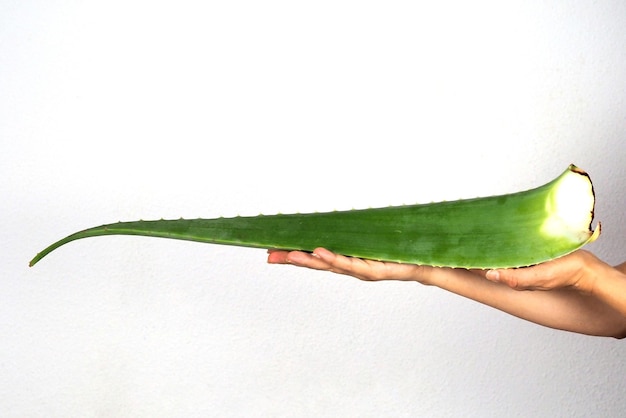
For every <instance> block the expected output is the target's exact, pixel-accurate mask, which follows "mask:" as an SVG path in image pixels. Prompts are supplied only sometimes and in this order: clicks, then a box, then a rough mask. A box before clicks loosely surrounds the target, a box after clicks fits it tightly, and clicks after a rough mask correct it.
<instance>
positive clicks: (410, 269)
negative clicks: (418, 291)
mask: <svg viewBox="0 0 626 418" xmlns="http://www.w3.org/2000/svg"><path fill="white" fill-rule="evenodd" d="M313 254H314V255H316V256H318V257H319V258H320V259H321V260H323V261H324V262H325V263H326V264H328V266H329V270H330V271H333V272H335V273H340V274H347V275H350V276H354V277H356V278H358V279H361V280H367V281H378V280H418V281H420V280H421V279H423V278H424V277H425V276H426V274H427V272H428V271H430V270H429V269H431V268H430V267H427V266H417V265H413V264H400V263H388V262H381V261H375V260H367V259H361V258H356V257H346V256H343V255H340V254H335V253H333V252H331V251H328V250H326V249H325V248H317V249H315V250H314V251H313Z"/></svg>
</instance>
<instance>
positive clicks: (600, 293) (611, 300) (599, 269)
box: [590, 260, 626, 318]
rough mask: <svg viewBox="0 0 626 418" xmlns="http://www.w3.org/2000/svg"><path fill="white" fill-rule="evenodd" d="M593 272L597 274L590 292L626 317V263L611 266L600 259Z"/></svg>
mask: <svg viewBox="0 0 626 418" xmlns="http://www.w3.org/2000/svg"><path fill="white" fill-rule="evenodd" d="M598 261H599V260H598ZM591 274H594V275H595V280H593V286H592V288H591V290H590V294H591V295H593V296H594V297H596V298H597V299H599V300H601V301H603V302H605V303H606V304H607V305H609V306H611V307H612V308H613V309H615V310H616V311H618V312H620V313H621V315H622V316H623V317H624V318H626V263H622V264H620V265H618V266H615V267H611V266H609V265H608V264H605V263H604V262H602V261H599V263H598V265H597V266H594V267H593V271H592V273H591Z"/></svg>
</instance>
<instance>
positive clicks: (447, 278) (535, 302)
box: [428, 269, 626, 337]
mask: <svg viewBox="0 0 626 418" xmlns="http://www.w3.org/2000/svg"><path fill="white" fill-rule="evenodd" d="M428 284H430V285H434V286H437V287H440V288H442V289H444V290H447V291H450V292H453V293H456V294H458V295H460V296H464V297H467V298H470V299H472V300H475V301H477V302H480V303H483V304H485V305H488V306H491V307H493V308H496V309H499V310H501V311H504V312H507V313H509V314H511V315H514V316H517V317H519V318H522V319H525V320H528V321H531V322H534V323H536V324H539V325H543V326H547V327H550V328H556V329H561V330H566V331H572V332H577V333H582V334H589V335H598V336H613V337H623V336H624V335H623V333H624V330H625V328H626V317H625V316H623V315H621V314H620V313H619V312H617V311H616V310H614V309H611V307H609V306H608V305H607V304H605V303H602V301H601V300H599V299H597V298H595V297H592V296H589V295H585V294H583V293H581V292H579V291H577V290H575V289H570V288H564V289H558V290H552V291H519V290H514V289H511V288H510V287H508V286H506V285H504V284H501V283H493V282H490V281H488V280H485V278H484V277H482V275H481V274H478V273H475V272H471V271H467V270H455V269H441V271H439V272H437V274H432V275H431V276H430V280H429V281H428Z"/></svg>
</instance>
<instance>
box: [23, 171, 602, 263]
mask: <svg viewBox="0 0 626 418" xmlns="http://www.w3.org/2000/svg"><path fill="white" fill-rule="evenodd" d="M594 204H595V197H594V191H593V186H592V183H591V180H590V178H589V176H588V175H587V174H586V173H585V172H584V171H582V170H581V169H579V168H577V167H576V166H574V165H570V166H569V167H568V169H567V170H565V172H563V173H562V174H561V175H560V176H559V177H557V178H556V179H554V180H553V181H551V182H549V183H547V184H545V185H543V186H541V187H537V188H535V189H531V190H527V191H523V192H518V193H512V194H506V195H500V196H489V197H482V198H475V199H463V200H456V201H448V202H436V203H428V204H417V205H405V206H391V207H386V208H374V209H360V210H350V211H335V212H325V213H306V214H279V215H259V216H248V217H241V216H239V217H233V218H214V219H177V220H155V221H135V222H118V223H113V224H107V225H102V226H98V227H95V228H90V229H86V230H84V231H80V232H77V233H74V234H72V235H69V236H68V237H66V238H63V239H61V240H59V241H57V242H55V243H54V244H52V245H50V246H49V247H47V248H46V249H44V250H43V251H42V252H40V253H39V254H37V256H36V257H35V258H33V260H32V261H31V262H30V265H31V266H33V265H35V264H36V263H37V262H38V261H39V260H41V259H42V258H43V257H45V256H46V255H47V254H49V253H50V252H51V251H53V250H55V249H56V248H58V247H60V246H62V245H64V244H67V243H69V242H71V241H74V240H77V239H81V238H87V237H95V236H102V235H141V236H151V237H162V238H173V239H182V240H191V241H198V242H206V243H213V244H225V245H237V246H244V247H255V248H273V249H285V250H303V251H312V250H314V249H315V248H316V247H326V248H328V249H330V250H332V251H334V252H337V253H340V254H344V255H348V256H354V257H360V258H368V259H374V260H381V261H392V262H403V263H414V264H424V265H433V266H447V267H464V268H507V267H521V266H528V265H532V264H537V263H540V262H543V261H547V260H550V259H554V258H557V257H559V256H562V255H565V254H567V253H570V252H572V251H574V250H576V249H578V248H580V247H582V246H583V245H585V244H586V243H588V242H591V241H593V240H595V239H596V238H597V237H598V236H599V234H600V228H599V225H598V228H596V229H595V231H594V230H592V229H591V223H592V221H593V214H594V213H593V210H594Z"/></svg>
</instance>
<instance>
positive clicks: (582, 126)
mask: <svg viewBox="0 0 626 418" xmlns="http://www.w3.org/2000/svg"><path fill="white" fill-rule="evenodd" d="M0 51H1V53H0V146H1V148H0V151H1V152H0V196H1V201H2V203H1V204H0V227H1V230H2V251H1V252H0V263H1V264H0V265H1V267H0V272H1V280H0V375H1V376H2V378H1V379H0V408H1V409H2V412H1V413H0V415H2V416H9V417H44V416H45V417H50V416H55V417H67V416H76V417H78V416H80V417H90V416H92V417H109V416H115V417H117V416H134V417H154V416H164V417H177V416H180V417H183V416H184V417H187V416H333V417H334V416H372V417H375V416H376V417H377V416H396V417H397V416H479V417H486V416H509V417H510V416H520V417H528V416H550V417H555V416H568V417H573V416H585V417H586V416H618V415H622V414H623V411H624V409H625V408H626V401H625V398H624V376H625V375H626V361H625V360H624V358H625V357H626V356H625V355H626V346H625V345H624V342H620V341H617V340H612V339H603V338H592V337H586V336H580V335H574V334H569V333H565V332H558V331H553V330H550V329H545V328H541V327H539V326H536V325H533V324H529V323H526V322H523V321H521V320H518V319H516V318H513V317H510V316H507V315H506V314H503V313H500V312H498V311H495V310H492V309H490V308H487V307H484V306H481V305H478V304H476V303H474V302H471V301H468V300H465V299H462V298H459V297H457V296H453V295H450V294H446V293H445V292H443V291H441V290H439V289H433V288H427V287H424V286H421V285H419V284H417V283H364V282H360V281H357V280H355V279H351V278H348V277H343V276H335V275H332V274H330V273H321V272H313V271H307V270H302V269H297V268H294V267H288V266H270V265H267V264H266V263H265V257H266V256H265V252H264V251H262V250H252V249H241V248H234V247H221V246H213V245H204V244H197V243H189V242H179V241H169V240H158V239H148V238H132V237H106V238H97V239H93V240H84V241H78V242H76V243H73V244H70V245H68V246H67V247H64V248H62V249H60V250H58V251H57V252H55V253H53V254H52V255H50V256H49V257H48V258H46V259H45V260H44V261H43V262H42V263H41V264H39V265H38V266H37V267H35V268H33V269H29V268H28V267H27V263H28V260H30V258H31V257H32V256H34V254H35V253H36V252H37V251H39V250H41V249H42V248H43V247H44V246H45V245H47V244H49V243H51V242H52V241H54V240H56V239H58V238H61V237H62V236H65V235H67V234H69V233H71V232H74V231H76V230H78V229H82V228H86V227H90V226H95V225H99V224H102V223H108V222H115V221H117V220H135V219H139V218H143V219H156V218H161V217H164V218H178V217H180V216H184V217H215V216H220V215H226V216H228V215H236V214H257V213H260V212H263V213H275V212H279V211H280V212H294V211H302V212H307V211H315V210H319V211H322V210H332V209H348V208H351V207H368V206H385V205H389V204H402V203H414V202H425V201H431V200H441V199H456V198H461V197H474V196H479V195H489V194H497V193H506V192H513V191H518V190H522V189H527V188H530V187H534V186H537V185H540V184H543V183H545V182H547V181H549V180H551V179H552V178H554V177H556V176H557V175H558V174H560V173H561V172H562V171H563V170H564V169H565V168H566V167H567V165H568V164H569V163H572V162H573V163H576V164H577V165H579V166H580V167H582V168H583V169H585V170H587V171H588V172H589V173H590V174H591V176H592V179H593V180H594V184H595V188H596V192H597V198H598V203H597V208H596V213H597V218H598V219H599V220H601V221H602V223H603V236H602V237H601V238H600V240H599V241H598V242H597V243H594V244H592V246H591V247H590V249H592V250H593V251H595V252H596V253H597V254H599V255H600V256H601V257H603V258H604V259H606V260H607V261H609V262H611V263H617V262H620V261H623V260H624V259H626V256H625V252H624V236H625V233H626V223H625V222H624V220H623V218H622V213H623V208H624V205H625V200H624V190H625V186H626V173H625V169H624V167H625V164H624V161H625V157H626V149H625V147H624V143H623V141H624V139H626V116H625V114H626V113H625V111H626V110H625V109H626V108H625V105H626V102H625V101H626V76H625V75H626V4H625V3H624V2H622V1H600V2H583V1H580V2H570V1H555V2H549V3H548V2H545V4H544V2H529V1H519V2H515V1H513V2H497V1H494V2H484V1H478V2H423V4H422V5H420V4H419V3H417V2H395V1H385V2H348V1H337V0H335V1H316V2H307V3H306V4H305V3H303V2H293V1H284V2H279V1H264V2H251V1H248V2H246V1H231V2H198V3H191V2H176V3H170V2H163V3H161V2H155V1H119V2H117V1H109V2H99V3H97V4H96V3H95V2H91V3H87V2H57V1H40V2H36V1H23V2H17V1H15V2H11V1H9V2H6V1H5V2H3V3H2V4H1V5H0Z"/></svg>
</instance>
